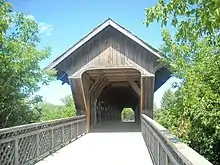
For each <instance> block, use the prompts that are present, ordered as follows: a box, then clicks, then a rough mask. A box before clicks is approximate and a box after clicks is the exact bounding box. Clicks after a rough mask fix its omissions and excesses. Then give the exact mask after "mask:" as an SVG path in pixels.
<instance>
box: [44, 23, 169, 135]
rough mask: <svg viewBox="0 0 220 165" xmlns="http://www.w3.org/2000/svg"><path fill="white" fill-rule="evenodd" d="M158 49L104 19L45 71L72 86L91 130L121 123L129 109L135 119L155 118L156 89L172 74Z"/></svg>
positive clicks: (79, 111) (74, 95)
mask: <svg viewBox="0 0 220 165" xmlns="http://www.w3.org/2000/svg"><path fill="white" fill-rule="evenodd" d="M161 58H162V56H161V55H160V54H159V53H158V51H157V50H155V49H154V48H152V47H151V46H149V45H148V44H147V43H145V42H144V41H142V40H141V39H139V38H138V37H136V36H135V35H133V34H132V33H131V32H129V31H128V30H126V29H125V28H123V27H122V26H120V25H118V24H117V23H115V22H114V21H112V20H111V19H108V20H106V21H105V22H103V23H102V24H100V25H99V26H98V27H96V28H95V29H94V30H93V31H92V32H90V33H89V34H88V35H86V36H85V37H83V38H82V39H81V40H80V41H79V42H77V43H76V44H75V45H73V46H72V47H71V48H69V49H68V50H67V51H66V52H65V53H63V54H62V55H61V56H59V57H58V58H57V59H55V60H54V61H53V62H52V63H51V64H50V65H49V66H48V67H47V69H56V70H57V78H58V79H59V80H61V81H62V82H63V83H68V84H69V85H70V87H71V91H72V95H73V98H74V102H75V107H76V109H77V114H78V115H83V114H85V115H86V121H87V131H89V130H90V128H93V127H94V126H95V125H97V124H100V123H104V122H110V121H114V122H118V121H121V112H122V110H123V109H124V108H126V107H130V108H132V109H133V110H134V116H135V122H136V123H139V122H140V114H141V113H145V114H146V115H147V116H149V117H151V118H152V117H153V95H154V91H155V90H157V89H158V88H159V87H160V86H162V85H163V83H164V82H166V81H167V80H168V79H169V78H170V72H169V71H168V70H167V69H166V68H163V67H161V66H159V62H158V60H159V59H161Z"/></svg>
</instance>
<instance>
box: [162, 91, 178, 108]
mask: <svg viewBox="0 0 220 165" xmlns="http://www.w3.org/2000/svg"><path fill="white" fill-rule="evenodd" d="M174 99H175V96H174V92H173V91H172V90H171V89H168V90H166V91H165V92H164V94H163V97H162V98H161V109H162V110H165V109H168V108H170V105H171V104H172V102H173V100H174Z"/></svg>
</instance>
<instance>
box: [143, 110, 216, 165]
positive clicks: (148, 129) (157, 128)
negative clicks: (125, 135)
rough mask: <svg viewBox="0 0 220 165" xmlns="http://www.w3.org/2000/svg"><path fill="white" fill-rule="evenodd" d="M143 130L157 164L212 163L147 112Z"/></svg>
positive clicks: (190, 164) (191, 164)
mask: <svg viewBox="0 0 220 165" xmlns="http://www.w3.org/2000/svg"><path fill="white" fill-rule="evenodd" d="M141 131H142V135H143V138H144V140H145V143H146V145H147V147H148V150H149V152H150V155H151V158H152V161H153V163H154V164H155V165H212V164H211V163H210V162H209V161H208V160H206V159H205V158H204V157H203V156H201V155H200V154H198V153H197V152H196V151H194V150H193V149H192V148H190V147H189V146H187V145H186V144H184V143H182V142H181V141H180V140H179V139H178V138H177V137H176V136H174V135H172V134H170V133H169V131H168V130H167V129H165V128H164V127H163V126H161V125H160V124H159V123H157V122H156V121H154V120H152V119H151V118H149V117H148V116H146V115H145V114H142V122H141Z"/></svg>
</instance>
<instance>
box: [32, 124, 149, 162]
mask: <svg viewBox="0 0 220 165" xmlns="http://www.w3.org/2000/svg"><path fill="white" fill-rule="evenodd" d="M50 164H53V165H58V164H59V165H60V164H65V165H70V164H71V165H72V164H81V165H88V164H95V165H103V164H105V165H142V164H143V165H152V164H153V163H152V161H151V158H150V155H149V152H148V150H147V148H146V145H145V143H144V140H143V138H142V135H141V132H140V125H138V124H134V123H119V122H114V123H109V122H106V123H102V125H98V126H97V127H96V128H93V130H92V131H91V132H90V133H88V134H87V135H85V136H83V137H81V138H79V139H78V140H76V141H74V142H72V143H71V144H69V145H67V146H66V147H64V148H62V149H61V150H59V151H57V152H56V153H54V154H53V155H50V156H48V157H47V158H45V159H43V160H42V161H40V162H38V163H37V164H36V165H50Z"/></svg>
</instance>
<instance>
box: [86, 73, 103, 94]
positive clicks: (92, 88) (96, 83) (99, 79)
mask: <svg viewBox="0 0 220 165" xmlns="http://www.w3.org/2000/svg"><path fill="white" fill-rule="evenodd" d="M104 78H105V77H104V74H103V73H101V74H100V75H99V77H98V78H97V79H96V81H95V82H94V84H93V86H92V87H91V88H90V90H89V95H92V93H93V92H94V90H95V89H96V88H97V87H98V85H99V84H100V83H101V82H102V80H103V79H104Z"/></svg>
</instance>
